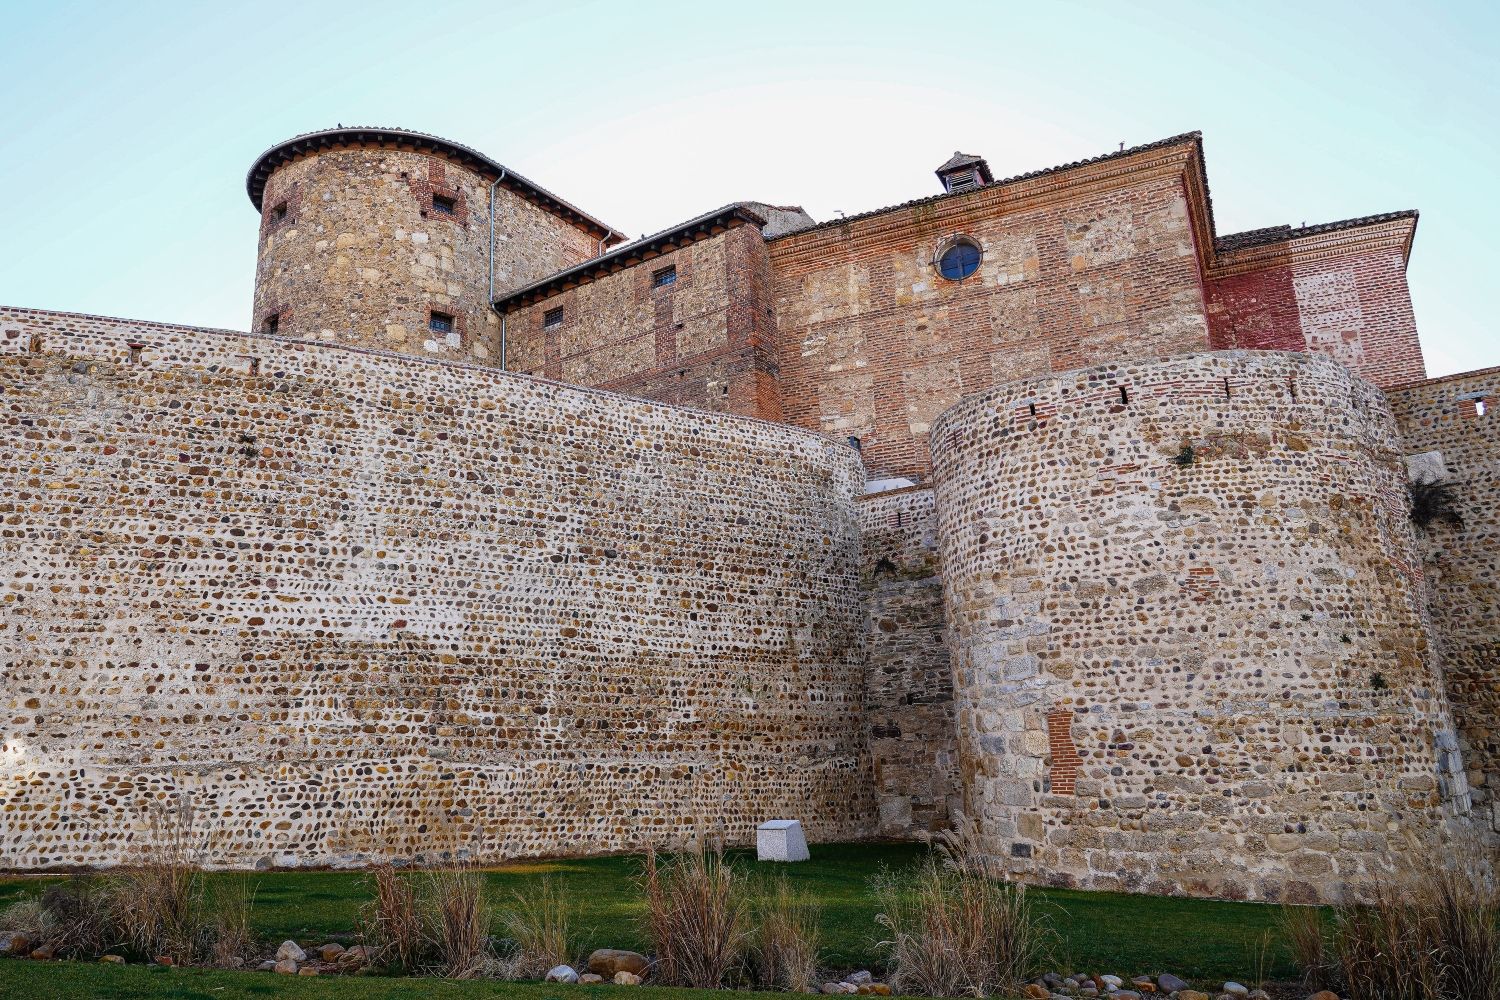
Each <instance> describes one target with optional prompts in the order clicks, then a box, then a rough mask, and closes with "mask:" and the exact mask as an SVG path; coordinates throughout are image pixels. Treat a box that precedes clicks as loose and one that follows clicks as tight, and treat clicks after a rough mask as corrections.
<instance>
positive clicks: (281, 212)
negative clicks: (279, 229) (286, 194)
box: [271, 202, 286, 223]
mask: <svg viewBox="0 0 1500 1000" xmlns="http://www.w3.org/2000/svg"><path fill="white" fill-rule="evenodd" d="M271 221H272V222H278V223H280V222H285V221H286V202H282V203H281V204H279V205H277V206H276V207H275V208H273V209H271Z"/></svg>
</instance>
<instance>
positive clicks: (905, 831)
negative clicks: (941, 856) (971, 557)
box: [859, 488, 960, 837]
mask: <svg viewBox="0 0 1500 1000" xmlns="http://www.w3.org/2000/svg"><path fill="white" fill-rule="evenodd" d="M859 522H860V564H861V568H860V577H861V581H862V583H863V585H864V592H865V604H866V609H867V613H868V615H869V622H870V624H869V631H868V634H867V640H866V647H867V652H866V655H867V657H868V661H867V666H866V670H865V728H866V731H867V732H868V734H869V741H870V756H871V759H872V761H873V764H874V778H875V797H876V801H877V803H878V807H879V810H880V826H879V832H880V833H881V834H883V835H885V836H893V837H899V836H909V835H912V834H917V833H923V832H936V831H938V830H943V829H946V828H947V827H948V826H949V824H950V820H951V810H952V807H953V806H954V805H955V804H956V803H957V802H958V801H959V799H960V790H959V783H958V748H957V743H956V736H957V733H956V730H955V728H954V718H953V671H952V666H951V665H950V663H949V660H948V647H947V645H946V635H945V631H946V630H945V628H944V622H943V573H942V562H941V559H940V558H939V552H938V546H937V513H936V510H935V508H934V506H933V500H932V490H930V489H921V488H907V489H902V490H894V491H891V492H886V493H876V494H872V495H869V496H866V497H863V498H862V499H861V500H860V501H859Z"/></svg>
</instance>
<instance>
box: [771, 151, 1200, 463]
mask: <svg viewBox="0 0 1500 1000" xmlns="http://www.w3.org/2000/svg"><path fill="white" fill-rule="evenodd" d="M958 233H962V234H966V235H969V236H972V237H973V238H975V239H976V240H977V241H978V242H979V243H980V244H981V245H982V247H983V250H984V259H983V262H982V264H981V266H980V269H979V271H978V272H977V273H976V274H975V275H973V276H972V277H970V278H968V279H965V280H964V281H962V282H952V281H948V280H945V279H944V278H942V277H940V276H939V275H938V274H937V272H936V270H935V268H934V267H933V266H932V263H931V262H932V260H933V257H934V254H935V252H936V251H937V249H938V247H939V246H940V245H941V244H942V243H943V242H944V241H946V240H947V239H948V238H949V237H950V236H952V235H954V234H958ZM770 247H771V261H772V267H773V271H774V274H775V277H776V314H777V319H778V320H779V322H780V327H781V329H780V363H781V378H782V383H781V393H782V405H783V407H784V408H785V411H786V419H787V420H788V421H790V422H791V423H794V424H797V425H798V426H801V427H805V428H808V429H810V430H821V431H823V432H824V433H827V434H830V435H833V436H836V437H840V438H843V437H847V436H855V437H858V438H860V441H861V445H862V448H863V453H864V458H865V464H866V467H867V468H868V470H869V473H870V475H871V476H876V477H881V476H908V477H911V478H913V479H918V480H920V479H924V478H926V476H927V475H928V471H929V469H930V465H931V460H930V458H929V452H928V446H927V434H928V427H929V425H930V423H931V421H932V420H933V419H934V418H935V417H936V416H937V415H938V414H939V413H941V412H942V411H943V410H944V409H946V408H947V407H949V406H951V405H952V404H953V403H956V402H957V401H958V400H959V399H960V398H962V397H963V396H968V395H972V394H974V393H976V392H979V391H981V390H983V389H986V388H988V387H990V386H993V385H996V384H999V383H1002V382H1008V381H1011V380H1013V379H1017V378H1022V377H1024V376H1027V375H1032V374H1036V373H1038V372H1046V371H1066V370H1069V369H1074V368H1080V367H1084V366H1087V365H1090V364H1094V363H1097V362H1100V361H1107V360H1112V359H1117V358H1121V357H1150V356H1167V355H1173V354H1181V353H1184V352H1188V351H1201V350H1204V349H1206V348H1207V346H1208V326H1207V320H1206V318H1205V313H1204V304H1203V294H1202V290H1201V284H1200V280H1199V276H1200V267H1199V264H1198V258H1197V256H1196V246H1195V243H1194V239H1193V234H1192V230H1191V227H1190V225H1189V217H1188V204H1187V196H1186V194H1185V191H1184V187H1183V182H1182V177H1181V174H1180V173H1177V174H1171V173H1166V172H1159V173H1155V174H1149V175H1147V176H1144V177H1132V178H1128V179H1126V180H1125V181H1123V182H1122V181H1120V180H1118V179H1115V180H1113V181H1112V182H1111V184H1110V186H1108V187H1102V186H1101V187H1087V188H1079V189H1074V190H1069V191H1064V192H1060V193H1059V192H1057V191H1051V192H1048V194H1047V197H1045V198H1041V199H1030V200H1029V201H1028V200H1025V199H1020V198H1018V197H1016V196H1015V195H1014V194H1013V193H1012V194H1008V193H1007V192H1006V191H1004V190H1003V189H1000V188H992V189H983V190H980V191H977V192H974V193H973V194H969V195H965V196H962V197H959V198H953V199H945V200H943V201H940V202H937V203H928V204H919V205H914V206H910V207H907V208H902V209H895V210H892V211H890V212H885V213H882V214H880V215H876V216H872V217H867V218H864V219H858V220H851V221H850V222H849V223H847V224H844V225H842V226H833V227H823V228H819V229H814V230H810V231H807V232H804V233H793V234H791V235H788V236H786V237H783V238H780V239H776V240H773V241H772V242H771V244H770Z"/></svg>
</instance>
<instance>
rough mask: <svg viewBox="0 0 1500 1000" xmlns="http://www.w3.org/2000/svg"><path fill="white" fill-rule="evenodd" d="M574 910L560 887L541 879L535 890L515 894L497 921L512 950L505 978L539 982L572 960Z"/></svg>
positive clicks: (548, 879) (549, 880)
mask: <svg viewBox="0 0 1500 1000" xmlns="http://www.w3.org/2000/svg"><path fill="white" fill-rule="evenodd" d="M574 913H575V908H574V906H573V903H572V900H571V899H569V898H568V896H567V894H566V893H565V892H564V891H563V889H562V887H561V886H560V885H559V884H558V883H557V882H556V881H555V880H554V879H552V878H551V877H544V878H543V879H542V880H541V882H539V883H538V884H537V886H536V888H535V889H530V890H527V891H517V892H516V893H515V894H514V895H513V897H512V901H511V905H510V909H508V910H507V911H506V912H505V913H504V914H503V915H502V916H501V918H500V921H501V925H502V926H503V927H504V928H505V932H506V934H507V935H509V937H510V939H511V942H512V944H513V946H514V950H513V952H512V954H511V955H510V956H509V958H508V960H507V963H506V973H507V977H508V978H515V979H540V978H542V977H543V976H545V975H546V974H547V972H548V971H549V970H551V969H553V968H554V967H556V966H559V965H563V964H566V963H567V962H569V961H571V960H572V957H573V950H574V948H575V947H576V942H575V939H574V935H573V920H574Z"/></svg>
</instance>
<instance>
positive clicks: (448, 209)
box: [432, 194, 458, 215]
mask: <svg viewBox="0 0 1500 1000" xmlns="http://www.w3.org/2000/svg"><path fill="white" fill-rule="evenodd" d="M457 207H458V202H457V201H456V200H455V199H453V198H450V197H448V196H447V195H445V194H435V195H433V196H432V210H433V211H434V212H437V213H438V214H439V215H452V214H453V210H454V209H456V208H457Z"/></svg>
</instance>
